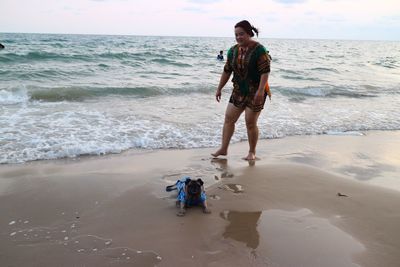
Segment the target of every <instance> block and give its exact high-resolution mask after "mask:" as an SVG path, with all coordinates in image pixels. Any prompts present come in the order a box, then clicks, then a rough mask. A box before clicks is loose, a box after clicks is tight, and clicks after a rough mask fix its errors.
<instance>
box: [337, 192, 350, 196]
mask: <svg viewBox="0 0 400 267" xmlns="http://www.w3.org/2000/svg"><path fill="white" fill-rule="evenodd" d="M337 195H338V196H339V197H348V195H345V194H342V193H340V192H338V193H337Z"/></svg>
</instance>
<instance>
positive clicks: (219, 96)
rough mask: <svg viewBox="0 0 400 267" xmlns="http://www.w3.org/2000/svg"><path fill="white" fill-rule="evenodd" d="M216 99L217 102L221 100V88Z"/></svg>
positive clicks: (216, 94)
mask: <svg viewBox="0 0 400 267" xmlns="http://www.w3.org/2000/svg"><path fill="white" fill-rule="evenodd" d="M215 99H216V100H217V102H219V101H220V100H221V89H217V92H216V93H215Z"/></svg>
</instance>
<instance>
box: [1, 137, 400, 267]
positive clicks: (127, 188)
mask: <svg viewBox="0 0 400 267" xmlns="http://www.w3.org/2000/svg"><path fill="white" fill-rule="evenodd" d="M399 140H400V132H368V134H367V135H366V136H303V137H290V138H284V139H280V140H266V141H265V140H263V141H260V143H259V146H258V149H259V150H258V157H260V160H257V161H255V162H252V163H248V162H246V161H243V160H241V157H242V156H244V155H245V154H246V151H247V144H246V143H240V144H235V145H233V146H231V150H230V154H229V156H228V157H227V158H225V159H212V158H211V157H210V156H209V155H210V153H211V152H213V149H193V150H166V151H156V152H149V151H128V152H126V153H123V154H120V155H109V156H103V157H82V158H79V159H74V160H71V159H70V160H55V161H40V162H32V163H27V164H21V165H3V166H0V214H1V217H0V225H1V228H0V229H1V230H0V235H1V238H0V263H1V266H155V265H157V266H284V267H288V266H324V267H325V266H335V267H336V266H399V262H400V253H399V252H400V231H399V230H398V229H399V225H400V205H399V203H400V177H399V175H398V174H399V170H400V153H398V151H400V141H399ZM184 175H189V176H191V177H193V178H197V177H201V178H202V179H203V180H205V182H206V186H207V195H208V203H209V206H210V208H211V210H212V213H211V214H203V213H202V212H201V209H200V208H191V209H189V210H188V211H187V214H186V216H185V217H177V216H176V212H177V210H176V208H175V205H174V202H175V200H174V197H175V195H174V194H173V193H167V192H165V186H166V185H169V184H172V183H174V182H175V181H176V180H177V179H179V178H180V177H182V176H184ZM338 193H339V195H340V196H339V195H338ZM343 195H345V196H343Z"/></svg>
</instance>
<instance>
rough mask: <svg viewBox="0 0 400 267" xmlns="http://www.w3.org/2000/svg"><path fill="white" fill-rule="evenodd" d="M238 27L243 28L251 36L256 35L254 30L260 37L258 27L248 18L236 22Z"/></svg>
mask: <svg viewBox="0 0 400 267" xmlns="http://www.w3.org/2000/svg"><path fill="white" fill-rule="evenodd" d="M237 27H240V28H243V30H244V31H245V32H246V33H247V34H248V35H250V36H251V37H253V36H254V33H253V32H255V33H256V35H257V37H258V29H257V28H255V27H254V26H253V25H251V24H250V22H248V21H247V20H242V21H239V22H238V23H236V25H235V28H237Z"/></svg>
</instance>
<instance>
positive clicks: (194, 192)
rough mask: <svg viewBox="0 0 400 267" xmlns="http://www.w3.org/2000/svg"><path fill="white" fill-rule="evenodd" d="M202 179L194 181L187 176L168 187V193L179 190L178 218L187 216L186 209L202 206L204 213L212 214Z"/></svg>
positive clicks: (177, 202)
mask: <svg viewBox="0 0 400 267" xmlns="http://www.w3.org/2000/svg"><path fill="white" fill-rule="evenodd" d="M203 185H204V182H203V181H202V180H201V179H197V180H192V179H190V177H189V176H185V177H183V178H182V179H180V180H178V181H177V182H176V183H175V184H174V185H170V186H167V188H166V191H172V190H177V191H178V196H177V201H176V206H177V207H178V208H179V211H178V213H177V214H176V215H177V216H185V214H186V208H188V207H192V206H201V207H202V208H203V212H204V213H211V211H210V210H209V209H208V207H207V200H206V199H207V196H206V192H205V190H204V186H203Z"/></svg>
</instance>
